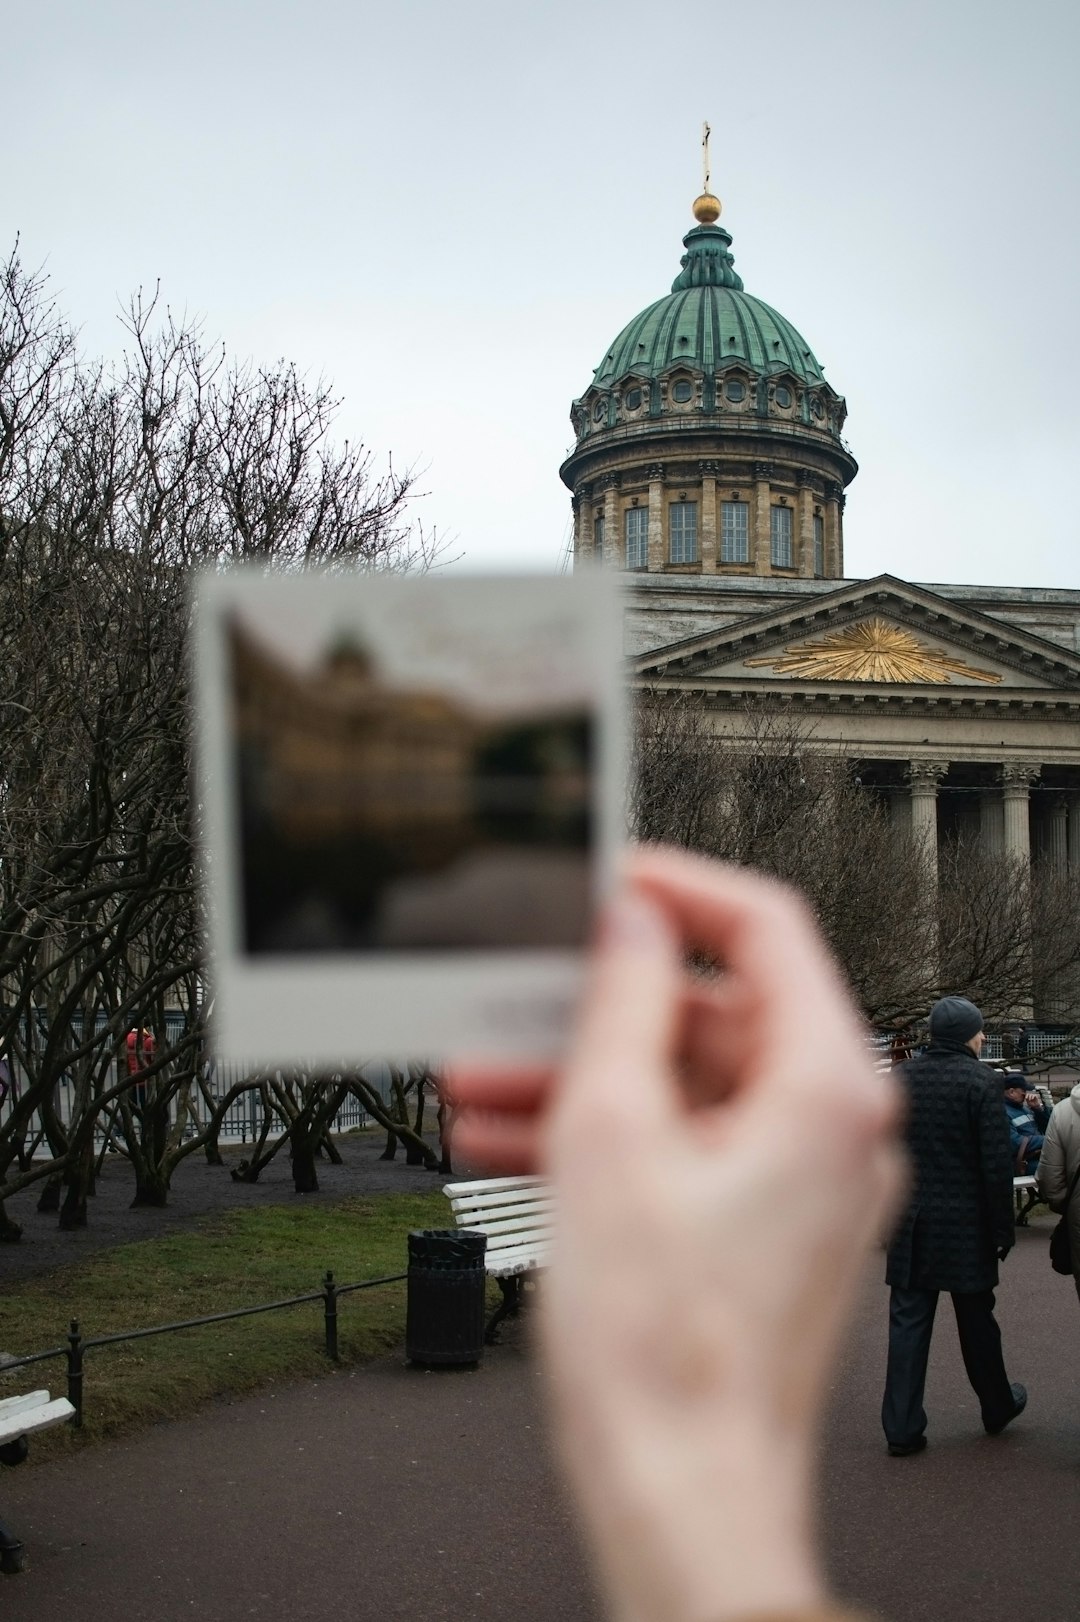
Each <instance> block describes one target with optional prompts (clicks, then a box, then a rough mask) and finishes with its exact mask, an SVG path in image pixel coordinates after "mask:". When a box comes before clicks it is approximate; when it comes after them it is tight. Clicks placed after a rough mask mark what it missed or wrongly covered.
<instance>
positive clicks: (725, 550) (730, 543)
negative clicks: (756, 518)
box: [720, 501, 750, 563]
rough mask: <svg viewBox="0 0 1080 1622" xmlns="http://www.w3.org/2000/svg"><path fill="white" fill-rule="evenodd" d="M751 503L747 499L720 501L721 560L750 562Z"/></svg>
mask: <svg viewBox="0 0 1080 1622" xmlns="http://www.w3.org/2000/svg"><path fill="white" fill-rule="evenodd" d="M749 561H750V504H749V502H746V501H722V502H721V503H720V562H721V563H749Z"/></svg>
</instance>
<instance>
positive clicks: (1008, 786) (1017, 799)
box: [1001, 760, 1040, 864]
mask: <svg viewBox="0 0 1080 1622" xmlns="http://www.w3.org/2000/svg"><path fill="white" fill-rule="evenodd" d="M1039 770H1040V768H1039V766H1038V765H1037V764H1035V763H1034V762H1032V761H1027V760H1010V761H1006V763H1005V765H1004V766H1002V768H1001V797H1002V800H1003V801H1004V804H1005V854H1006V856H1008V857H1010V858H1012V859H1013V860H1014V861H1019V862H1024V863H1025V864H1027V863H1028V862H1030V861H1031V830H1030V826H1029V821H1028V800H1029V797H1030V793H1031V785H1032V783H1033V782H1034V780H1035V778H1036V777H1038V775H1039Z"/></svg>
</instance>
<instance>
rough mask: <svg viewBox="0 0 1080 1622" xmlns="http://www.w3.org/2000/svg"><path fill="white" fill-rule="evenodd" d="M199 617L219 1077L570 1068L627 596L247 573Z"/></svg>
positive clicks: (618, 697) (619, 756) (618, 818)
mask: <svg viewBox="0 0 1080 1622" xmlns="http://www.w3.org/2000/svg"><path fill="white" fill-rule="evenodd" d="M195 607H196V614H195V630H196V634H195V640H194V686H195V696H196V719H197V763H198V770H197V774H196V807H195V814H196V823H197V826H198V827H199V829H200V830H201V839H202V853H203V876H204V884H205V893H206V898H207V903H208V914H209V920H210V980H211V984H210V990H211V993H212V995H213V999H214V1004H213V1006H214V1023H215V1031H214V1045H215V1049H216V1051H217V1052H218V1053H219V1055H220V1056H221V1057H222V1058H223V1059H227V1060H232V1061H236V1062H239V1063H243V1064H248V1065H289V1066H293V1065H304V1066H309V1067H312V1068H323V1067H326V1068H329V1067H343V1066H349V1067H352V1066H354V1065H358V1064H361V1063H364V1062H365V1061H368V1060H372V1059H379V1058H386V1057H394V1056H409V1057H424V1058H431V1059H433V1060H438V1059H440V1058H446V1057H449V1056H461V1057H465V1056H468V1057H481V1058H483V1057H489V1058H500V1059H512V1058H541V1057H549V1056H553V1055H555V1054H557V1053H558V1051H559V1050H560V1048H561V1046H562V1044H563V1042H564V1040H565V1037H566V1033H567V1030H568V1026H569V1023H570V1021H571V1019H572V1015H573V1010H574V1006H575V1003H576V1000H577V996H578V992H579V988H580V980H581V969H582V959H583V953H584V950H585V947H586V944H587V941H588V939H589V936H590V932H591V929H592V923H593V918H594V915H595V910H596V906H597V903H598V901H599V899H600V898H601V897H602V895H603V894H604V893H605V890H606V888H607V886H608V884H609V881H610V878H611V873H612V868H613V863H614V859H615V856H616V852H617V849H618V847H619V845H620V843H621V841H622V838H623V832H624V809H623V724H624V723H623V703H622V693H621V671H620V666H621V628H620V609H619V599H618V592H617V587H616V586H615V584H614V583H613V582H612V580H611V578H610V577H609V576H608V575H606V574H604V573H601V571H600V570H589V571H585V572H581V573H578V574H575V575H572V576H552V577H546V576H545V577H537V576H508V577H505V578H499V579H495V578H478V577H470V576H448V577H442V578H440V577H436V576H430V575H429V576H417V577H408V576H394V575H379V574H361V573H342V572H333V573H330V572H328V573H317V572H308V573H302V574H271V573H267V572H265V571H261V570H258V569H237V570H234V571H231V572H218V573H208V574H204V575H203V576H201V577H200V578H199V580H198V582H197V586H196V603H195Z"/></svg>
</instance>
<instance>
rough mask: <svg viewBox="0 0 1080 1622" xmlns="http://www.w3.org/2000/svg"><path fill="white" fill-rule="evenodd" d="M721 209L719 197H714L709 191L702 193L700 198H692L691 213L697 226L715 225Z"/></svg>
mask: <svg viewBox="0 0 1080 1622" xmlns="http://www.w3.org/2000/svg"><path fill="white" fill-rule="evenodd" d="M722 208H723V204H722V203H721V201H720V199H719V197H714V196H713V194H712V192H711V191H703V192H702V194H701V196H700V197H695V198H694V206H693V210H692V212H693V215H694V218H695V220H697V222H698V224H699V225H715V224H716V222H717V220H718V219H719V218H720V214H721V211H722Z"/></svg>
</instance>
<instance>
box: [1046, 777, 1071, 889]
mask: <svg viewBox="0 0 1080 1622" xmlns="http://www.w3.org/2000/svg"><path fill="white" fill-rule="evenodd" d="M1047 854H1048V855H1049V857H1050V866H1051V867H1052V868H1053V869H1054V871H1055V872H1057V873H1064V871H1065V869H1066V868H1067V867H1068V865H1069V802H1068V800H1067V799H1066V798H1065V796H1064V795H1061V797H1060V798H1058V799H1054V800H1051V802H1050V845H1049V850H1048V852H1047Z"/></svg>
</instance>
